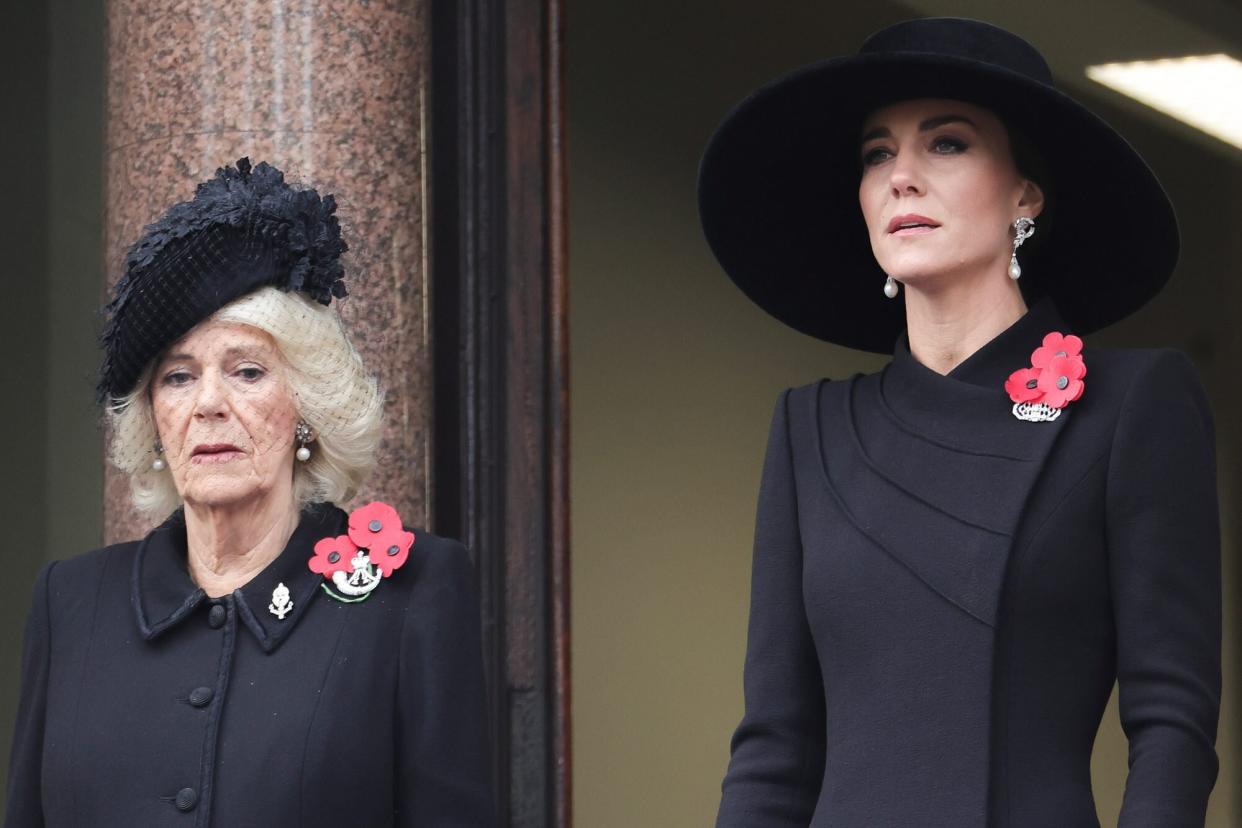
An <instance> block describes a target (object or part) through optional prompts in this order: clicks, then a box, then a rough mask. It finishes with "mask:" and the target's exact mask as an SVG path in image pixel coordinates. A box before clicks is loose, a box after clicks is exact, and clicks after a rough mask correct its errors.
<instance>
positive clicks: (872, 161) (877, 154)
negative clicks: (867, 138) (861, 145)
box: [862, 147, 892, 167]
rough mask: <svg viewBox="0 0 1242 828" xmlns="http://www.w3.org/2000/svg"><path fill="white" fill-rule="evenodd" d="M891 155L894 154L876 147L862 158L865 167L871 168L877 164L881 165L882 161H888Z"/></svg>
mask: <svg viewBox="0 0 1242 828" xmlns="http://www.w3.org/2000/svg"><path fill="white" fill-rule="evenodd" d="M891 155H892V153H890V152H889V151H888V150H886V149H884V148H883V147H876V148H874V149H870V150H867V151H866V152H864V153H863V157H862V162H863V166H864V167H871V166H874V165H876V164H879V163H880V162H881V161H887V160H888V158H889V156H891Z"/></svg>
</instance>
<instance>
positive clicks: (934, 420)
mask: <svg viewBox="0 0 1242 828" xmlns="http://www.w3.org/2000/svg"><path fill="white" fill-rule="evenodd" d="M1050 331H1059V332H1061V333H1065V334H1068V333H1072V331H1070V330H1068V328H1067V323H1066V321H1065V319H1064V318H1063V317H1062V316H1061V314H1060V313H1059V312H1058V311H1057V309H1056V306H1055V305H1053V304H1052V301H1051V300H1049V299H1043V300H1041V301H1040V302H1038V303H1036V304H1035V305H1034V306H1032V307H1031V308H1030V310H1028V311H1027V312H1026V313H1025V314H1024V315H1023V316H1022V317H1021V318H1020V319H1018V321H1016V322H1014V323H1013V324H1012V325H1010V326H1009V327H1008V328H1006V329H1005V330H1004V331H1002V332H1001V333H999V334H997V335H996V336H995V337H993V338H992V339H991V340H990V341H989V342H988V343H987V344H986V345H984V346H983V347H982V348H980V349H979V350H977V351H975V352H974V353H973V354H971V355H970V356H969V357H967V358H966V359H965V360H964V361H962V362H961V363H960V364H959V365H958V366H957V367H956V368H954V369H953V370H952V371H950V372H949V373H948V374H939V373H937V372H935V371H933V370H932V369H930V368H928V367H927V366H925V365H923V364H922V363H921V362H919V361H918V360H917V359H915V358H914V356H913V355H912V354H911V353H910V345H909V341H908V340H907V338H906V335H905V334H904V333H903V334H902V335H901V336H900V337H899V338H898V340H897V345H896V347H895V348H894V352H893V361H892V362H891V363H889V364H888V365H887V366H886V367H885V369H884V371H883V372H882V373H881V376H880V394H879V396H880V401H879V404H880V405H881V406H882V407H884V408H885V409H886V412H887V413H888V414H889V415H890V416H892V417H893V418H895V419H896V420H898V421H904V422H906V423H907V424H909V425H910V427H911V428H913V429H914V430H915V431H917V432H918V433H921V434H922V435H923V436H925V437H926V438H928V439H932V440H936V441H940V442H944V443H947V444H949V445H953V446H957V447H960V448H962V449H964V450H967V451H970V450H975V451H983V452H986V453H990V454H995V455H997V456H1004V457H1012V458H1014V459H1024V460H1031V459H1035V458H1037V457H1041V456H1042V455H1043V452H1044V451H1046V450H1047V445H1046V441H1044V440H1042V439H1035V440H1032V437H1036V436H1037V435H1040V434H1041V432H1042V433H1046V432H1051V431H1059V428H1052V427H1051V426H1053V425H1054V424H1052V423H1024V422H1022V421H1020V420H1018V419H1017V418H1016V417H1014V416H1013V415H1012V414H1011V413H1010V409H1011V408H1012V406H1013V401H1012V400H1010V399H1009V394H1008V393H1007V392H1006V391H1005V380H1006V379H1008V378H1009V375H1010V374H1012V373H1013V372H1014V371H1016V370H1018V369H1019V368H1027V367H1030V364H1031V354H1032V353H1033V352H1034V351H1035V349H1036V348H1038V347H1039V346H1040V345H1041V344H1042V343H1043V339H1044V336H1046V335H1047V334H1048V333H1049V332H1050ZM1076 405H1077V404H1076V403H1072V404H1070V405H1069V406H1067V407H1066V408H1065V409H1064V411H1063V412H1062V416H1061V417H1060V418H1059V420H1060V421H1064V420H1066V419H1067V415H1071V416H1072V413H1073V410H1074V408H1075V407H1076Z"/></svg>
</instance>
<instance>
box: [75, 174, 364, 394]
mask: <svg viewBox="0 0 1242 828" xmlns="http://www.w3.org/2000/svg"><path fill="white" fill-rule="evenodd" d="M346 249H348V246H347V245H346V244H345V241H344V240H343V239H342V238H341V226H340V222H339V221H338V220H337V217H336V200H335V199H334V198H333V197H332V196H330V195H328V196H323V197H320V195H319V193H318V192H316V191H315V190H313V189H310V188H299V187H293V186H290V185H289V184H288V183H287V182H286V181H285V177H284V173H282V172H281V171H280V170H279V169H277V168H276V167H273V166H272V165H270V164H268V163H266V162H260V163H259V164H257V165H255V166H253V167H252V166H251V164H250V159H249V158H242V159H240V160H238V162H237V165H236V166H225V167H221V168H220V169H218V170H216V174H215V176H214V177H212V178H211V179H209V180H207V181H204V182H203V183H201V184H199V185H198V187H197V189H196V190H195V192H194V197H193V198H192V199H190V200H189V201H183V202H180V203H178V204H174V205H173V206H172V207H170V208H169V209H168V211H167V212H166V213H164V215H163V216H162V217H161V218H160V219H159V220H158V221H156V222H155V223H153V224H150V225H148V226H147V227H146V229H145V230H144V232H143V235H142V237H141V238H140V239H138V241H137V242H135V243H134V245H133V246H132V247H131V248H130V249H129V252H128V253H127V254H126V257H125V273H124V274H123V275H122V276H121V278H120V279H119V280H118V281H117V284H116V288H115V289H114V291H113V299H112V301H111V302H109V303H108V305H107V306H106V307H105V308H104V311H105V313H106V314H107V315H108V320H107V323H106V324H105V327H104V331H103V335H102V337H101V344H102V346H103V351H104V360H103V366H102V368H101V370H100V378H99V386H98V394H99V398H100V400H101V401H104V400H106V399H107V398H109V397H111V398H114V399H115V398H119V397H123V396H125V395H126V394H128V393H129V392H130V391H132V390H133V388H134V386H135V385H136V384H137V382H138V379H139V377H141V375H142V372H143V371H144V370H145V369H146V367H147V366H148V365H149V364H150V363H151V361H152V360H153V359H154V358H155V357H156V356H158V355H159V354H160V353H162V352H163V351H164V350H165V349H166V348H167V347H168V346H169V345H171V344H172V343H173V342H175V341H177V340H178V339H180V338H181V337H182V336H184V335H185V334H186V333H188V332H189V331H190V329H191V328H193V327H194V326H195V325H197V324H198V323H199V322H201V321H203V320H204V319H206V318H207V317H209V316H211V314H213V313H215V312H216V311H217V310H219V309H220V308H222V307H224V306H225V305H226V304H228V303H229V302H232V301H233V300H235V299H238V298H240V297H242V296H244V295H246V294H247V293H251V292H252V291H255V290H257V289H259V288H261V287H265V286H272V287H276V288H279V289H281V290H287V291H290V290H292V291H301V292H303V293H305V294H307V295H308V296H310V297H311V298H312V299H314V300H316V301H318V302H320V303H322V304H324V305H327V304H329V303H330V302H331V301H332V298H333V297H338V298H339V297H344V296H345V295H346V293H347V291H346V289H345V283H344V281H343V278H344V269H343V267H342V265H341V261H340V259H341V254H342V253H344V252H345V251H346Z"/></svg>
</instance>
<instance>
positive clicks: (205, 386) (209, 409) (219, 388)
mask: <svg viewBox="0 0 1242 828" xmlns="http://www.w3.org/2000/svg"><path fill="white" fill-rule="evenodd" d="M197 390H198V393H197V395H195V398H194V416H195V417H199V418H202V419H207V418H210V417H217V418H222V417H224V416H226V414H227V412H228V399H227V397H228V395H227V393H226V389H225V387H224V382H223V381H222V378H221V377H220V375H219V373H218V372H216V371H205V372H204V373H203V376H202V377H201V378H200V379H199V381H198V389H197Z"/></svg>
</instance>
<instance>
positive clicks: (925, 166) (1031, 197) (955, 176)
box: [858, 98, 1043, 289]
mask: <svg viewBox="0 0 1242 828" xmlns="http://www.w3.org/2000/svg"><path fill="white" fill-rule="evenodd" d="M859 149H860V157H861V159H862V179H861V182H860V183H859V185H858V200H859V203H860V204H861V206H862V212H863V217H864V218H865V219H866V222H867V232H868V234H869V235H870V237H871V249H872V251H873V252H874V253H875V258H876V261H877V262H879V264H880V267H881V268H882V269H883V270H884V272H885V273H887V274H888V275H890V276H892V277H893V278H894V279H897V280H898V281H901V282H905V283H907V284H913V285H919V286H921V287H923V288H925V289H930V288H934V287H935V286H936V284H937V282H943V281H944V280H946V279H951V278H953V276H954V275H955V274H976V275H977V274H988V278H992V274H994V275H995V278H1004V277H1005V275H1006V272H1007V267H1008V264H1009V256H1010V253H1011V252H1012V250H1013V244H1012V239H1013V232H1012V229H1011V228H1012V225H1013V221H1014V219H1016V218H1018V217H1019V216H1030V217H1032V218H1034V217H1035V216H1036V215H1037V214H1038V213H1039V211H1040V209H1041V208H1042V207H1043V194H1042V193H1041V192H1040V190H1039V187H1038V186H1037V185H1035V184H1034V183H1033V182H1029V181H1027V180H1026V179H1025V178H1023V177H1022V175H1021V174H1020V173H1019V172H1018V170H1017V167H1016V166H1015V165H1014V161H1013V156H1012V154H1011V152H1010V148H1009V136H1008V134H1007V132H1006V131H1005V127H1004V125H1003V124H1002V123H1001V122H1000V120H999V119H998V118H997V117H996V116H995V115H993V114H992V113H991V112H989V111H987V110H986V109H982V108H980V107H978V106H973V105H971V104H968V103H963V102H961V101H952V100H942V99H934V98H922V99H918V100H911V101H902V102H900V103H896V104H892V105H891V106H886V107H884V108H883V109H879V110H876V111H875V112H873V113H871V115H870V116H869V117H868V118H867V119H866V121H865V122H864V125H863V130H862V142H861V146H860V148H859ZM877 289H878V288H877Z"/></svg>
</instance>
